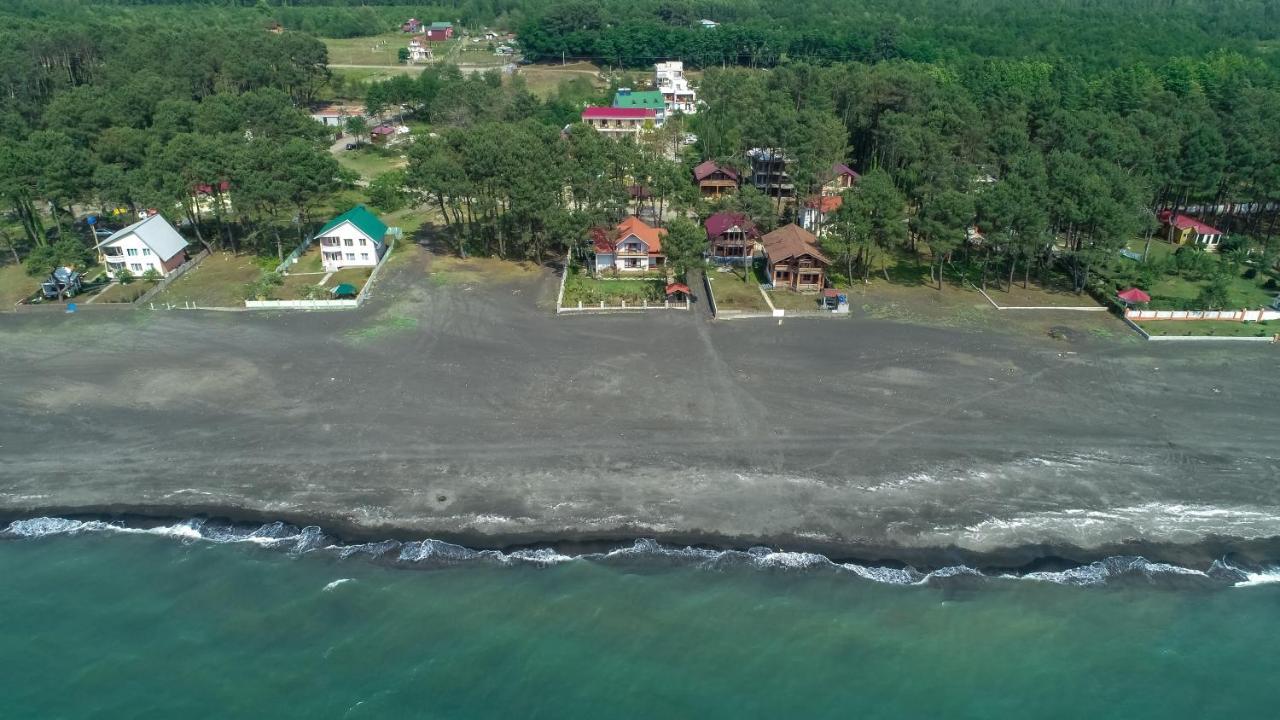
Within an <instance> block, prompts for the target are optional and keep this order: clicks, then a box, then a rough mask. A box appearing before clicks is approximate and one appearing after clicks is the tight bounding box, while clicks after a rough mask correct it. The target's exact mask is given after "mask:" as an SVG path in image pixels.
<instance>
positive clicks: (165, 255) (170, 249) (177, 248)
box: [96, 214, 187, 278]
mask: <svg viewBox="0 0 1280 720" xmlns="http://www.w3.org/2000/svg"><path fill="white" fill-rule="evenodd" d="M96 249H97V251H98V253H99V254H100V255H101V256H102V261H103V262H104V263H106V264H107V275H109V276H111V277H112V278H114V277H116V274H117V273H118V272H119V271H121V270H126V269H127V270H128V271H129V272H131V273H133V275H134V276H135V277H136V276H138V275H141V274H142V273H144V272H146V271H148V270H152V269H154V270H156V271H157V272H159V273H160V274H161V275H168V274H169V273H171V272H173V270H174V269H176V268H177V267H178V266H179V265H181V264H182V263H184V262H186V261H187V241H186V240H185V239H184V238H183V237H182V236H181V235H179V234H178V231H177V230H174V229H173V226H172V225H170V224H169V222H168V221H167V220H165V219H164V218H163V217H161V216H160V215H158V214H157V215H152V216H150V217H148V218H145V219H142V220H139V221H138V222H136V223H134V224H132V225H130V226H129V227H127V228H124V229H123V230H117V231H116V232H115V233H112V235H111V237H109V238H107V239H106V240H103V241H102V242H100V243H98V246H97V248H96Z"/></svg>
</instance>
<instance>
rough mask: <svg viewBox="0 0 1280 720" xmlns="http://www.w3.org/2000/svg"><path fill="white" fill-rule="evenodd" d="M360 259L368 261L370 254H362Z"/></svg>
mask: <svg viewBox="0 0 1280 720" xmlns="http://www.w3.org/2000/svg"><path fill="white" fill-rule="evenodd" d="M360 259H361V260H368V259H369V253H360Z"/></svg>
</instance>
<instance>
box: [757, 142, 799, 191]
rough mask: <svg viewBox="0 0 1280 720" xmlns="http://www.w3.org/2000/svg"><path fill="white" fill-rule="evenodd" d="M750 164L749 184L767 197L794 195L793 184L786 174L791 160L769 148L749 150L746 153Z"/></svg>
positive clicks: (788, 174)
mask: <svg viewBox="0 0 1280 720" xmlns="http://www.w3.org/2000/svg"><path fill="white" fill-rule="evenodd" d="M747 160H748V161H750V162H751V184H752V185H754V186H755V187H756V189H757V190H759V191H760V192H762V193H764V194H765V195H768V196H769V197H791V196H793V195H795V193H796V186H795V182H794V181H793V180H792V179H791V173H789V172H788V170H789V169H790V166H791V160H790V159H789V158H787V157H786V156H784V155H783V154H782V153H780V152H778V151H777V150H773V149H771V148H751V149H750V150H748V151H747Z"/></svg>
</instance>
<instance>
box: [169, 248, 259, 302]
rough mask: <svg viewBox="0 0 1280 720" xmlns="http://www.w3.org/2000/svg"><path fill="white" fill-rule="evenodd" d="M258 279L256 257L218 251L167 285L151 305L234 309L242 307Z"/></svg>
mask: <svg viewBox="0 0 1280 720" xmlns="http://www.w3.org/2000/svg"><path fill="white" fill-rule="evenodd" d="M261 275H262V268H261V266H260V263H259V262H258V259H257V258H256V257H254V256H252V255H232V254H231V253H229V252H225V251H219V252H216V253H214V254H212V255H210V256H209V257H207V258H205V259H204V260H203V261H202V262H201V263H200V264H199V265H197V266H195V267H193V268H191V269H190V270H188V271H187V272H186V274H184V275H183V276H182V277H180V278H178V279H177V280H174V281H173V282H172V283H170V285H169V287H167V288H165V289H164V290H163V291H161V292H160V294H159V295H156V297H155V302H157V303H162V302H163V303H173V304H174V305H183V304H185V303H191V304H193V305H198V306H201V307H236V306H239V305H243V304H244V300H245V298H246V297H247V296H248V294H249V293H248V290H249V285H251V284H252V283H254V282H257V280H258V278H259V277H260V276H261Z"/></svg>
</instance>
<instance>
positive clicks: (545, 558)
mask: <svg viewBox="0 0 1280 720" xmlns="http://www.w3.org/2000/svg"><path fill="white" fill-rule="evenodd" d="M89 534H108V535H109V534H121V535H153V536H159V537H166V538H170V539H173V540H176V541H179V542H183V543H196V542H208V543H215V544H229V543H247V544H252V545H256V546H259V547H262V548H266V549H270V550H274V551H279V552H285V553H288V554H291V555H303V554H313V553H315V554H324V555H330V556H333V557H336V558H338V559H340V560H348V559H363V560H365V561H368V562H374V563H377V564H380V565H389V566H394V567H410V568H443V567H453V566H459V565H472V564H475V565H492V566H515V565H522V566H535V567H547V566H552V565H558V564H561V563H570V562H592V563H599V564H604V565H614V566H620V567H632V566H639V565H646V566H653V567H656V566H678V567H692V568H696V569H702V570H712V571H723V570H731V569H735V568H748V569H755V570H759V571H774V572H811V573H812V572H827V573H832V574H845V575H848V576H850V577H854V578H858V579H862V580H866V581H870V582H874V583H878V584H883V585H900V586H929V585H932V586H944V587H945V586H948V585H955V584H957V583H961V584H962V583H965V582H973V581H977V582H1022V581H1032V582H1043V583H1053V584H1057V585H1072V586H1079V587H1093V586H1100V585H1106V584H1110V583H1117V582H1137V583H1141V584H1147V585H1161V586H1171V587H1232V586H1234V587H1251V586H1260V585H1268V584H1272V583H1280V567H1271V568H1255V569H1246V568H1241V567H1236V566H1234V565H1231V564H1230V563H1228V562H1226V561H1223V560H1216V561H1214V562H1213V563H1212V564H1211V565H1210V566H1209V567H1208V568H1206V569H1204V570H1197V569H1194V568H1187V567H1181V566H1178V565H1171V564H1168V563H1161V562H1153V561H1150V560H1147V559H1145V558H1142V557H1139V556H1114V557H1107V558H1103V559H1102V560H1098V561H1096V562H1092V563H1089V564H1086V565H1077V566H1074V567H1067V568H1064V569H1061V570H1033V571H1025V572H1011V571H1008V570H1002V571H984V570H982V569H979V568H973V567H969V566H967V565H950V566H946V567H940V568H937V569H934V570H931V571H927V572H926V571H921V570H917V569H915V568H912V567H892V566H880V565H863V564H858V563H852V562H847V563H840V562H835V561H832V560H831V559H830V558H828V557H826V556H824V555H819V554H816V553H808V552H788V551H784V550H774V549H771V548H767V547H753V548H750V549H748V550H715V549H710V548H699V547H677V546H672V545H663V544H661V543H659V542H657V541H656V540H652V539H640V540H636V541H634V542H633V543H632V544H630V545H623V546H620V547H617V548H613V549H610V550H606V551H603V552H586V553H580V554H573V555H570V554H565V553H563V552H560V551H558V550H556V549H554V548H550V547H546V548H536V549H520V550H513V551H510V552H504V551H501V550H475V549H472V548H468V547H464V546H462V545H457V544H454V543H450V542H445V541H443V540H434V539H426V540H414V541H408V542H402V541H398V540H383V541H380V542H371V543H341V542H339V541H338V540H337V538H335V537H333V536H330V535H328V534H326V533H325V532H324V531H323V530H322V529H321V528H319V527H317V526H314V525H309V526H306V527H301V528H300V527H297V526H294V525H289V524H287V523H283V522H273V523H267V524H264V525H259V526H250V525H243V524H236V523H231V522H226V521H217V520H206V519H202V518H192V519H189V520H183V521H181V522H178V523H174V524H171V525H152V526H132V525H127V524H124V523H121V522H107V521H103V520H73V519H69V518H56V517H55V518H51V517H38V518H30V519H26V520H15V521H13V522H11V523H10V524H9V526H8V527H6V528H4V529H3V530H0V540H4V539H7V540H21V539H34V538H43V537H52V536H77V535H89ZM345 582H349V579H348V578H343V579H340V580H336V581H334V582H332V583H330V584H329V585H327V586H325V588H324V589H325V590H326V591H331V590H333V589H334V588H336V587H338V586H339V585H341V584H343V583H345Z"/></svg>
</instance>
